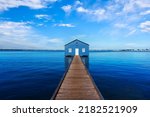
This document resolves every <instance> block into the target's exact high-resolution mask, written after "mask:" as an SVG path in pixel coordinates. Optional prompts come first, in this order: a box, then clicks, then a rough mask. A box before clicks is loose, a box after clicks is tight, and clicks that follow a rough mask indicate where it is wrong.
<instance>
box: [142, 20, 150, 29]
mask: <svg viewBox="0 0 150 117" xmlns="http://www.w3.org/2000/svg"><path fill="white" fill-rule="evenodd" d="M140 28H141V31H142V32H150V21H145V22H143V23H141V24H140Z"/></svg>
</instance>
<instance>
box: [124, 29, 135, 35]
mask: <svg viewBox="0 0 150 117" xmlns="http://www.w3.org/2000/svg"><path fill="white" fill-rule="evenodd" d="M136 31H137V30H136V29H132V30H130V32H129V33H128V34H127V35H126V37H127V36H130V35H132V34H134V33H135V32H136Z"/></svg>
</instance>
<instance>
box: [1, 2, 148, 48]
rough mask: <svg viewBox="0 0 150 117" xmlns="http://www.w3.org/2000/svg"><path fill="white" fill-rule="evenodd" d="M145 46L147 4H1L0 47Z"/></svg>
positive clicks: (146, 43)
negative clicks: (74, 42) (75, 42)
mask: <svg viewBox="0 0 150 117" xmlns="http://www.w3.org/2000/svg"><path fill="white" fill-rule="evenodd" d="M74 39H79V40H81V41H84V42H86V43H89V44H90V49H129V48H134V49H137V48H150V1H149V0H0V48H3V49H63V48H64V44H66V43H68V42H70V41H72V40H74Z"/></svg>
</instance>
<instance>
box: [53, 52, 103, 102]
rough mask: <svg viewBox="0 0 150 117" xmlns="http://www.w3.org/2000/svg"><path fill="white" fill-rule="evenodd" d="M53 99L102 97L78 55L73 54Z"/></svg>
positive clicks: (95, 98)
mask: <svg viewBox="0 0 150 117" xmlns="http://www.w3.org/2000/svg"><path fill="white" fill-rule="evenodd" d="M52 99H53V100H100V99H103V97H102V95H101V93H100V92H99V90H98V89H97V87H96V85H95V83H94V81H93V79H92V77H91V76H90V74H89V72H88V70H87V68H86V67H85V65H84V64H83V62H82V60H81V58H80V56H77V55H76V56H74V58H73V60H72V62H71V64H70V66H69V69H68V70H67V72H66V74H65V75H64V78H63V79H62V81H61V83H60V84H59V86H58V88H57V90H56V91H55V93H54V95H53V97H52Z"/></svg>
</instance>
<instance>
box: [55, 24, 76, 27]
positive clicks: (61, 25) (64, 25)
mask: <svg viewBox="0 0 150 117" xmlns="http://www.w3.org/2000/svg"><path fill="white" fill-rule="evenodd" d="M54 26H60V27H68V28H71V27H75V26H74V25H73V24H63V23H61V24H55V25H54Z"/></svg>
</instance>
